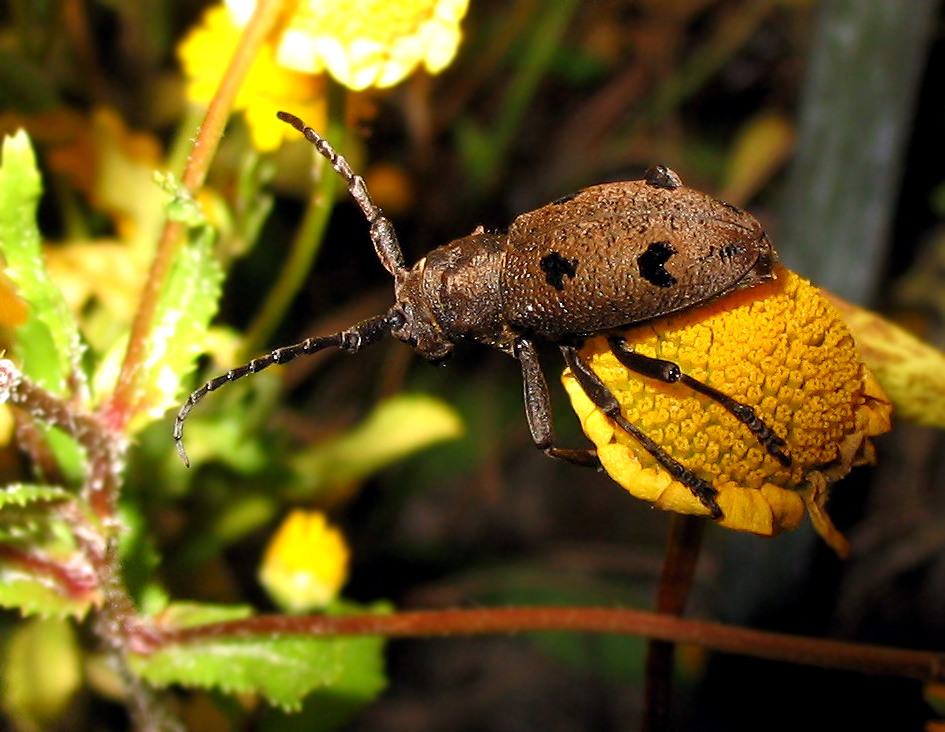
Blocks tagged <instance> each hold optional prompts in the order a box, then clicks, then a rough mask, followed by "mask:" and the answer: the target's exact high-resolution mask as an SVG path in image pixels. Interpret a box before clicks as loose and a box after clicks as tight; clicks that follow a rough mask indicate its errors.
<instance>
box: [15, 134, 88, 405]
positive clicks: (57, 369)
mask: <svg viewBox="0 0 945 732" xmlns="http://www.w3.org/2000/svg"><path fill="white" fill-rule="evenodd" d="M2 155H3V160H2V165H0V255H2V256H3V259H4V260H5V261H6V267H7V269H6V273H7V275H8V276H9V277H10V279H11V280H12V281H13V282H14V283H15V284H16V285H17V287H18V288H19V295H20V297H22V298H23V299H24V300H25V301H26V302H27V303H28V304H29V317H28V319H27V322H26V324H25V325H23V326H21V327H19V328H17V330H16V343H15V345H14V352H15V353H16V356H17V360H18V361H19V362H20V364H21V368H22V369H23V373H25V374H26V375H27V376H29V377H30V379H32V380H33V381H34V382H36V383H37V384H39V385H40V386H43V387H44V388H46V389H48V390H49V391H52V392H54V393H56V394H63V393H65V392H66V389H67V386H68V385H69V384H70V381H72V382H73V383H78V384H84V383H85V381H84V376H83V373H82V370H81V369H80V368H79V362H80V358H81V342H80V339H79V329H78V326H77V325H76V323H75V320H74V319H73V317H72V314H71V313H70V312H69V308H68V307H67V306H66V302H65V300H64V299H63V297H62V293H61V292H59V290H58V289H57V288H56V286H55V285H54V284H53V283H52V280H50V279H49V276H48V274H47V272H46V267H45V264H44V262H43V254H42V249H41V246H40V242H41V240H40V234H39V229H38V227H37V225H36V207H37V204H38V202H39V196H40V194H41V193H42V187H41V184H40V178H39V171H38V170H37V169H36V156H35V155H34V154H33V148H32V147H31V146H30V141H29V138H28V137H27V135H26V133H25V132H23V131H22V130H21V131H20V132H17V133H16V134H15V135H13V136H12V137H7V138H6V139H5V140H4V142H3V153H2Z"/></svg>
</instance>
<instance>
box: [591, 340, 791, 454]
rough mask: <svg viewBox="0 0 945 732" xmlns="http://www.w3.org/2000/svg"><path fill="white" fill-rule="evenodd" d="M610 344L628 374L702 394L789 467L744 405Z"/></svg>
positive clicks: (779, 446)
mask: <svg viewBox="0 0 945 732" xmlns="http://www.w3.org/2000/svg"><path fill="white" fill-rule="evenodd" d="M607 342H608V343H609V344H610V351H611V353H613V354H614V356H615V357H616V359H617V360H618V361H620V363H622V364H623V365H624V366H626V367H627V368H628V369H630V370H631V371H634V372H636V373H638V374H641V375H643V376H648V377H650V378H652V379H657V380H659V381H662V382H664V383H666V384H674V383H676V382H679V383H681V384H685V385H686V386H688V387H689V388H690V389H692V390H693V391H697V392H699V393H700V394H705V395H706V396H707V397H709V398H710V399H712V400H713V401H715V402H716V403H718V404H719V405H720V406H722V407H724V408H725V409H726V410H728V411H729V412H730V413H731V414H732V415H733V416H734V417H735V418H736V419H737V420H738V421H739V422H741V423H742V424H744V425H745V426H746V427H747V428H748V429H749V430H750V431H751V433H752V434H753V435H754V436H755V437H756V438H757V439H758V442H760V443H761V445H762V447H764V448H765V450H767V451H768V453H769V454H770V455H772V456H773V457H774V458H776V459H777V460H778V462H779V463H781V465H783V466H784V467H786V468H789V467H791V458H790V456H789V455H787V454H786V453H785V452H784V447H785V445H786V443H785V442H784V440H783V439H781V438H780V437H778V435H777V434H775V432H774V430H773V429H771V427H769V426H768V425H767V424H765V422H764V420H762V419H761V417H759V416H758V415H757V414H756V413H755V410H754V409H753V408H752V407H750V406H749V405H747V404H742V403H741V402H739V401H736V400H735V399H733V398H732V397H730V396H729V395H728V394H726V393H724V392H721V391H719V390H718V389H714V388H712V387H711V386H709V385H708V384H703V383H702V382H701V381H699V380H698V379H694V378H692V377H691V376H689V375H688V374H685V373H683V372H682V371H681V370H680V368H679V366H677V365H676V364H675V363H673V362H672V361H664V360H663V359H661V358H652V357H650V356H644V355H643V354H640V353H635V352H634V351H632V350H630V349H629V348H628V347H627V342H626V341H625V340H624V339H623V338H621V337H620V336H610V338H608V339H607Z"/></svg>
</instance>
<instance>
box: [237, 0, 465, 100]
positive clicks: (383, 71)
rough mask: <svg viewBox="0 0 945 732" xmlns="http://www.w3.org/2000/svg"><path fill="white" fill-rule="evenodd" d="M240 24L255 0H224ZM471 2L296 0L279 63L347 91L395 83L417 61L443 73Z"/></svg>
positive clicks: (278, 50) (280, 44)
mask: <svg viewBox="0 0 945 732" xmlns="http://www.w3.org/2000/svg"><path fill="white" fill-rule="evenodd" d="M226 3H227V6H228V7H229V8H230V10H231V11H232V12H233V15H234V17H236V18H237V21H238V22H242V23H245V22H246V21H247V20H248V19H249V17H250V15H251V14H252V11H253V8H254V7H255V4H256V2H255V0H226ZM467 5H468V0H298V2H296V4H295V6H294V9H293V11H292V12H291V14H289V15H288V17H287V18H286V19H285V22H284V25H283V27H282V29H281V34H280V37H279V40H278V42H277V46H276V53H275V59H276V63H278V64H279V65H281V66H284V67H286V68H290V69H295V70H296V71H301V72H304V73H308V74H321V73H323V72H325V71H327V72H328V73H330V74H331V75H332V76H333V77H334V78H335V79H337V80H338V81H340V82H341V83H342V84H344V85H345V86H346V87H348V88H349V89H354V90H356V91H358V90H361V89H366V88H367V87H370V86H373V87H378V88H383V87H388V86H393V85H394V84H397V83H398V82H400V81H403V79H405V78H406V77H407V76H408V75H409V74H411V73H412V72H413V71H414V70H415V69H416V68H417V67H418V66H419V65H420V64H423V65H424V66H425V67H426V69H427V71H429V72H431V73H437V72H439V71H441V70H442V69H443V68H445V67H446V65H447V64H448V63H449V62H450V61H451V60H452V59H453V56H455V55H456V48H457V46H458V45H459V39H460V30H459V22H460V20H462V18H463V16H464V15H465V14H466V6H467Z"/></svg>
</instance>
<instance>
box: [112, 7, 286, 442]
mask: <svg viewBox="0 0 945 732" xmlns="http://www.w3.org/2000/svg"><path fill="white" fill-rule="evenodd" d="M282 5H283V0H261V1H260V2H259V3H258V4H257V5H256V9H255V11H254V13H253V16H252V18H250V20H249V23H248V24H247V25H246V28H245V30H244V32H243V36H242V38H241V39H240V42H239V45H238V46H237V48H236V51H234V53H233V58H232V59H231V60H230V65H229V66H228V67H227V70H226V72H225V73H224V75H223V79H222V80H221V81H220V86H219V88H218V89H217V93H216V95H215V96H214V97H213V99H212V100H211V102H210V106H209V107H208V108H207V114H206V116H205V117H204V121H203V124H202V125H201V126H200V130H199V131H198V132H197V136H196V138H195V139H194V144H193V149H192V151H191V154H190V158H189V159H188V161H187V167H186V168H185V169H184V174H183V177H182V183H183V185H184V187H185V188H186V189H187V190H188V191H190V192H191V193H196V192H197V191H198V190H199V189H200V187H201V186H202V185H203V182H204V180H205V178H206V176H207V171H208V170H209V168H210V162H211V161H212V160H213V156H214V155H215V154H216V151H217V147H218V146H219V143H220V138H221V137H222V136H223V130H224V128H225V127H226V122H227V120H228V119H229V116H230V112H231V111H232V109H233V103H234V101H235V100H236V94H237V92H238V91H239V88H240V86H241V85H242V83H243V80H244V79H245V78H246V74H247V73H248V72H249V69H250V66H251V65H252V63H253V60H254V59H255V58H256V55H257V53H258V52H259V49H260V48H261V46H262V44H263V42H264V41H265V39H266V36H267V35H268V34H269V32H270V31H271V29H272V28H273V26H274V24H275V21H276V19H277V18H278V15H279V13H280V11H281V8H282ZM181 234H182V227H181V225H180V224H178V223H176V222H173V221H168V222H167V223H166V224H165V226H164V231H163V232H162V234H161V240H160V242H159V243H158V248H157V252H156V253H155V255H154V260H153V261H152V263H151V271H150V272H149V273H148V278H147V281H146V282H145V285H144V290H143V291H142V293H141V300H140V303H139V305H138V311H137V313H136V314H135V320H134V323H133V324H132V327H131V337H130V338H129V341H128V350H127V351H126V353H125V360H124V362H123V363H122V368H121V373H120V374H119V377H118V383H117V385H116V387H115V392H114V394H112V396H111V398H110V399H109V400H108V401H107V402H106V403H105V404H104V405H103V406H102V409H101V416H102V419H103V420H104V421H105V423H106V424H107V425H108V427H109V428H110V429H111V430H112V431H113V432H116V433H121V432H122V431H123V430H124V428H125V426H126V425H127V424H128V422H129V420H130V419H131V418H132V417H133V416H134V413H135V410H136V407H137V393H138V390H139V389H138V385H139V383H140V380H141V377H142V372H143V370H144V368H145V361H146V358H147V352H148V343H149V341H150V336H151V328H152V325H153V321H154V315H155V313H156V311H157V306H158V303H159V301H160V296H161V292H162V291H163V289H164V286H165V284H166V281H167V278H168V276H169V274H170V271H171V267H172V265H173V262H174V260H175V258H176V256H177V253H178V251H179V249H180V247H181V244H182V241H181Z"/></svg>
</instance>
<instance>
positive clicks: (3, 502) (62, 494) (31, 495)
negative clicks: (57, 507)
mask: <svg viewBox="0 0 945 732" xmlns="http://www.w3.org/2000/svg"><path fill="white" fill-rule="evenodd" d="M71 498H72V494H70V493H69V492H68V491H67V490H66V489H65V488H62V487H60V486H58V485H26V484H21V483H13V484H10V485H7V486H4V487H3V488H0V511H2V509H4V508H6V507H7V506H18V507H20V508H22V507H24V506H26V505H28V504H30V503H35V502H37V501H66V500H71ZM0 516H2V513H0Z"/></svg>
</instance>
